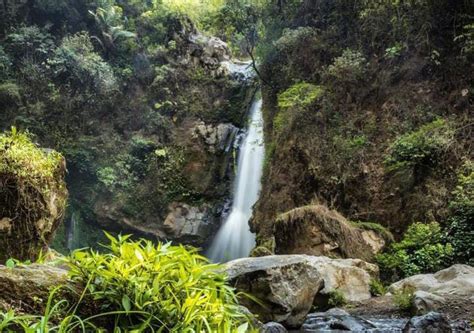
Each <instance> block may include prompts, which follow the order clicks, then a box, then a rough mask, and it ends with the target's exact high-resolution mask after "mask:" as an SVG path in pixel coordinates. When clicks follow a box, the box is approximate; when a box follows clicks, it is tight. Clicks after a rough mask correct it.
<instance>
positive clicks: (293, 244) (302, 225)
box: [274, 205, 386, 261]
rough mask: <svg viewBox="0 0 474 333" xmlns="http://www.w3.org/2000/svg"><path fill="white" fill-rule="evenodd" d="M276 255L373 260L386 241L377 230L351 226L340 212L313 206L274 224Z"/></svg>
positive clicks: (286, 216)
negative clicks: (287, 254)
mask: <svg viewBox="0 0 474 333" xmlns="http://www.w3.org/2000/svg"><path fill="white" fill-rule="evenodd" d="M274 235H275V245H276V246H275V253H277V254H280V253H281V254H282V253H289V254H309V255H314V256H329V257H336V258H359V259H362V260H365V261H372V260H373V259H374V255H375V254H377V253H378V252H380V251H381V250H382V249H383V247H384V246H385V243H386V241H385V240H384V238H383V237H382V236H381V235H378V234H377V233H376V232H375V231H373V230H365V229H361V228H358V227H356V226H353V225H351V223H350V222H349V221H348V220H346V219H345V218H344V217H343V216H342V215H340V214H339V213H338V212H336V211H333V210H330V209H328V208H327V207H326V206H323V205H311V206H305V207H300V208H296V209H293V210H291V211H289V212H287V213H284V214H281V215H280V216H279V217H278V218H277V220H276V223H275V225H274Z"/></svg>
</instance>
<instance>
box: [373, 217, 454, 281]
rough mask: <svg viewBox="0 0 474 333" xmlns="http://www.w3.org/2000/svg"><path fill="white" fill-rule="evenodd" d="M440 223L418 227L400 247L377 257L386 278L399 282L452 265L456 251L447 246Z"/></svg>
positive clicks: (415, 224) (392, 248)
mask: <svg viewBox="0 0 474 333" xmlns="http://www.w3.org/2000/svg"><path fill="white" fill-rule="evenodd" d="M442 236H443V234H442V232H441V227H440V226H439V224H438V223H436V222H433V223H430V224H423V223H414V224H413V225H411V226H410V227H409V228H408V230H407V231H406V233H405V234H404V236H403V239H402V240H401V241H400V242H398V243H393V244H392V245H391V247H390V249H389V251H388V252H387V253H384V254H379V255H377V257H376V259H377V262H378V264H379V266H380V269H381V273H382V276H383V277H385V278H387V279H388V280H396V279H399V278H404V277H407V276H411V275H415V274H420V273H430V272H435V271H437V270H440V269H442V268H445V267H447V266H448V265H449V264H450V263H451V261H452V255H453V248H452V246H451V244H445V243H444V242H443V239H442V238H443V237H442Z"/></svg>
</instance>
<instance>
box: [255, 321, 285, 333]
mask: <svg viewBox="0 0 474 333" xmlns="http://www.w3.org/2000/svg"><path fill="white" fill-rule="evenodd" d="M260 333H288V331H287V330H286V328H285V326H283V325H282V324H279V323H274V322H271V323H267V324H265V325H263V326H262V328H261V329H260Z"/></svg>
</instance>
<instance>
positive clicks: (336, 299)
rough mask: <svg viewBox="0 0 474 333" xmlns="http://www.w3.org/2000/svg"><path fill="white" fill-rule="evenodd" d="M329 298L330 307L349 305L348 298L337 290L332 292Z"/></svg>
mask: <svg viewBox="0 0 474 333" xmlns="http://www.w3.org/2000/svg"><path fill="white" fill-rule="evenodd" d="M328 296H329V299H328V305H329V306H330V307H333V308H336V307H340V306H344V305H346V304H347V300H346V297H345V296H344V294H343V293H342V292H341V291H339V290H337V289H335V290H331V291H330V292H329V294H328Z"/></svg>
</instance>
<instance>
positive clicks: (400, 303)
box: [393, 287, 416, 312]
mask: <svg viewBox="0 0 474 333" xmlns="http://www.w3.org/2000/svg"><path fill="white" fill-rule="evenodd" d="M415 292H416V290H415V288H413V287H404V288H403V289H401V290H399V291H396V292H395V293H394V294H393V301H394V302H395V305H396V306H397V307H398V309H399V310H401V311H403V312H410V311H411V309H412V307H413V301H414V300H415Z"/></svg>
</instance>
